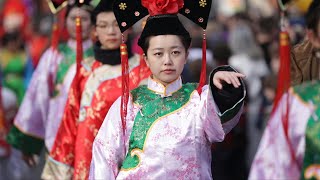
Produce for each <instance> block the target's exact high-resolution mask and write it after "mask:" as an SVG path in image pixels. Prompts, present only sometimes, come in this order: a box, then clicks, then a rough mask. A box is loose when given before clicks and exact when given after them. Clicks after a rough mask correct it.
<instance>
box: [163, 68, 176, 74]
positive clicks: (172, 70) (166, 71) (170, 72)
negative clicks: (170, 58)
mask: <svg viewBox="0 0 320 180" xmlns="http://www.w3.org/2000/svg"><path fill="white" fill-rule="evenodd" d="M162 72H164V73H165V74H173V73H174V72H175V70H174V69H165V70H163V71H162Z"/></svg>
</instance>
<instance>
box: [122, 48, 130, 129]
mask: <svg viewBox="0 0 320 180" xmlns="http://www.w3.org/2000/svg"><path fill="white" fill-rule="evenodd" d="M120 54H121V68H122V96H121V120H122V127H123V134H125V131H126V117H127V104H128V100H129V62H128V51H127V45H126V44H125V43H124V42H123V43H122V44H121V45H120Z"/></svg>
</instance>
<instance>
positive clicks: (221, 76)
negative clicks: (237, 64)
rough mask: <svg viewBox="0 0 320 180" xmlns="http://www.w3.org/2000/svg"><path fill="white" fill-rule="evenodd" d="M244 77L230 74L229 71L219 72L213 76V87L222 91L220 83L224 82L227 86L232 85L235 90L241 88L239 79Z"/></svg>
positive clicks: (238, 74)
mask: <svg viewBox="0 0 320 180" xmlns="http://www.w3.org/2000/svg"><path fill="white" fill-rule="evenodd" d="M244 77H245V75H244V74H241V73H237V72H230V71H220V72H217V73H216V74H215V76H214V77H213V83H214V85H215V86H216V87H217V88H219V89H222V84H221V81H225V82H226V83H228V84H232V85H233V86H234V87H235V88H238V87H239V86H241V82H240V80H239V78H244Z"/></svg>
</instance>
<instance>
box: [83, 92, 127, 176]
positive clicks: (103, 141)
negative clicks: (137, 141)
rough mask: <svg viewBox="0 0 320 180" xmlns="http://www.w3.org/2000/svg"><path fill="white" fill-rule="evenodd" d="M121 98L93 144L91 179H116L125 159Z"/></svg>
mask: <svg viewBox="0 0 320 180" xmlns="http://www.w3.org/2000/svg"><path fill="white" fill-rule="evenodd" d="M120 104H121V98H118V100H117V101H116V102H115V103H114V104H113V105H112V106H111V108H110V110H109V112H108V114H107V116H106V118H105V119H104V121H103V124H102V126H101V128H100V130H99V132H98V134H97V136H96V138H95V140H94V142H93V147H92V160H91V166H90V174H89V179H92V180H93V179H116V178H117V176H118V173H119V171H120V167H121V164H122V162H123V160H124V157H125V153H126V152H125V149H126V148H125V144H124V143H125V139H124V138H125V137H124V136H123V131H122V130H123V129H122V123H121V117H120Z"/></svg>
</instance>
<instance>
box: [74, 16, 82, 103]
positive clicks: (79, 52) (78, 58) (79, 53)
mask: <svg viewBox="0 0 320 180" xmlns="http://www.w3.org/2000/svg"><path fill="white" fill-rule="evenodd" d="M81 28H82V27H81V19H80V17H77V18H76V75H75V76H74V79H73V81H72V85H71V89H73V90H74V95H75V100H76V101H78V103H76V104H79V103H80V84H79V74H80V70H81V61H82V59H83V51H82V29H81Z"/></svg>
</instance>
